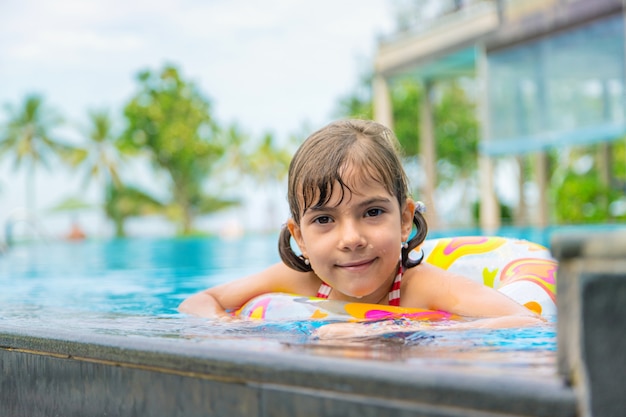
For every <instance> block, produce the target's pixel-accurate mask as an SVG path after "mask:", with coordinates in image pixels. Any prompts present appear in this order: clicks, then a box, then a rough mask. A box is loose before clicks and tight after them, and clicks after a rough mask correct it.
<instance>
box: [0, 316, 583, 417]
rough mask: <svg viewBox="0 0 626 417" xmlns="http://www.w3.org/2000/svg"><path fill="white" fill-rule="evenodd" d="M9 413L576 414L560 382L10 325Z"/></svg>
mask: <svg viewBox="0 0 626 417" xmlns="http://www.w3.org/2000/svg"><path fill="white" fill-rule="evenodd" d="M0 371H1V374H2V380H1V381H0V415H3V416H4V415H6V416H12V417H16V416H33V417H34V416H53V415H58V416H86V415H89V416H96V415H101V416H105V415H114V416H196V415H197V416H228V417H234V416H273V417H274V416H276V417H280V416H289V417H293V416H355V417H367V416H377V417H378V416H440V417H441V416H457V417H458V416H485V417H487V416H490V417H494V416H509V417H510V416H546V417H559V416H574V415H576V400H575V393H574V391H573V390H572V389H570V388H568V387H567V386H566V385H565V384H564V383H563V382H562V380H561V379H559V378H557V377H556V376H555V377H554V378H549V379H536V378H523V377H515V376H511V377H508V376H507V377H506V378H505V377H504V376H503V375H500V376H497V377H494V376H493V375H491V376H490V375H480V374H471V373H462V372H452V371H450V370H445V369H435V368H433V369H415V368H414V367H407V366H406V364H403V363H402V362H381V361H372V360H362V359H343V358H333V357H322V356H314V355H307V354H303V353H302V352H289V351H287V352H263V351H261V352H259V351H255V350H254V349H243V348H238V347H234V348H224V347H212V346H207V345H205V344H203V345H198V344H194V343H193V342H192V341H180V340H164V339H157V340H152V339H147V338H129V337H124V336H108V335H97V334H85V335H76V334H75V333H74V334H68V333H64V332H63V331H53V330H37V331H34V330H16V329H11V328H7V326H2V325H0Z"/></svg>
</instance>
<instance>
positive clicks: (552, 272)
mask: <svg viewBox="0 0 626 417" xmlns="http://www.w3.org/2000/svg"><path fill="white" fill-rule="evenodd" d="M420 249H423V250H424V256H425V258H424V259H425V261H426V262H428V263H430V264H432V265H436V266H438V267H440V268H442V269H446V270H449V271H451V272H454V273H458V274H461V275H464V276H466V277H469V278H471V279H473V280H475V281H477V282H481V283H483V284H484V285H487V286H490V287H492V288H495V289H497V290H498V291H501V292H502V293H504V294H506V295H507V296H509V297H510V298H512V299H513V300H515V301H517V302H519V303H520V304H522V305H524V306H526V307H527V308H529V309H530V310H532V311H534V312H536V313H538V314H541V315H544V316H553V315H556V304H555V303H556V271H557V262H556V261H555V260H554V259H553V258H552V256H551V255H550V252H549V251H548V249H546V248H545V247H543V246H541V245H538V244H536V243H532V242H529V241H526V240H519V239H511V238H504V237H489V236H487V237H485V236H461V237H453V238H442V239H431V240H426V241H425V242H424V243H423V245H422V246H421V248H417V249H416V250H415V251H416V253H417V252H418V251H419V250H420ZM417 256H419V255H417ZM418 268H419V267H418ZM235 315H237V316H238V317H241V318H249V319H265V320H316V319H317V320H320V319H321V320H338V321H363V320H382V319H395V318H407V319H411V320H420V321H440V320H450V319H454V318H456V316H454V315H452V314H450V313H446V312H444V311H434V310H425V309H416V308H404V307H393V306H386V305H378V304H365V303H347V302H340V301H329V300H324V299H320V298H316V297H303V296H298V295H291V294H284V293H273V294H263V295H260V296H258V297H256V298H254V299H252V300H250V301H249V302H248V303H246V304H245V305H244V306H243V307H242V308H241V309H239V310H238V311H237V312H236V313H235Z"/></svg>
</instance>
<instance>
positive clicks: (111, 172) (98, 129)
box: [75, 110, 123, 190]
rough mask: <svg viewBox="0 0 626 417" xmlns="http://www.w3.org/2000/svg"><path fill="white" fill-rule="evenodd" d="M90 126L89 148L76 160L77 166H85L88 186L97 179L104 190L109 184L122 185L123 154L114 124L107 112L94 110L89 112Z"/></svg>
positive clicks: (83, 150) (85, 180)
mask: <svg viewBox="0 0 626 417" xmlns="http://www.w3.org/2000/svg"><path fill="white" fill-rule="evenodd" d="M89 121H90V126H89V128H88V130H87V133H86V135H85V136H86V138H87V141H88V142H87V146H86V148H85V149H82V150H81V151H82V152H81V154H80V156H79V157H78V158H77V159H76V161H75V162H76V165H81V166H84V167H85V168H86V169H85V172H86V176H85V179H84V182H85V185H87V184H88V183H89V182H90V181H91V180H92V179H96V181H98V182H99V183H100V185H101V187H102V189H103V190H104V189H105V188H106V185H107V184H108V183H113V185H115V186H116V187H119V186H121V185H122V183H121V181H120V176H119V165H120V162H121V161H122V158H123V153H122V151H121V150H120V148H119V147H118V146H117V144H116V138H115V136H114V133H113V122H112V121H111V118H110V117H109V113H108V112H107V111H106V110H94V111H90V112H89Z"/></svg>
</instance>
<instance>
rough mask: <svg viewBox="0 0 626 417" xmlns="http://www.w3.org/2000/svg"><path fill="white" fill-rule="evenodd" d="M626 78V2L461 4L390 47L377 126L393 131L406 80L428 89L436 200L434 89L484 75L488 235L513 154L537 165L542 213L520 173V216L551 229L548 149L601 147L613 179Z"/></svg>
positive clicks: (483, 181)
mask: <svg viewBox="0 0 626 417" xmlns="http://www.w3.org/2000/svg"><path fill="white" fill-rule="evenodd" d="M625 73H626V70H625V61H624V5H623V2H622V0H498V1H495V0H492V1H486V0H483V1H465V2H458V1H455V2H451V3H450V7H449V8H448V9H447V10H443V13H440V14H439V15H438V16H436V17H434V18H432V19H430V20H428V21H427V22H422V23H420V24H419V25H413V26H412V27H410V28H407V30H406V31H404V32H403V33H398V34H397V35H395V36H394V37H393V38H392V39H387V40H384V41H381V42H380V45H379V49H378V52H377V56H376V60H375V77H374V108H375V110H374V111H375V118H376V119H377V120H378V121H380V122H382V123H385V124H387V125H389V126H393V118H392V108H391V100H390V98H389V85H390V83H391V82H393V80H394V79H395V78H396V77H407V76H409V77H412V78H414V79H415V80H416V81H418V82H420V83H422V85H423V87H424V89H425V92H426V94H424V98H423V102H422V103H421V105H420V109H416V111H419V112H420V120H421V123H420V124H421V126H420V129H421V135H420V137H421V139H420V140H421V141H422V143H421V144H420V149H421V153H422V163H423V166H424V169H425V171H426V172H425V174H426V184H425V186H424V189H423V195H424V196H426V198H427V199H428V198H432V196H433V195H434V189H435V184H436V182H435V181H436V170H435V162H436V155H435V151H434V149H435V147H434V135H433V130H434V126H433V121H432V120H433V119H432V97H431V94H430V91H431V90H432V88H433V85H436V83H437V82H438V81H440V80H444V79H446V78H449V77H459V76H464V75H469V76H472V77H475V80H476V82H477V85H478V86H479V91H480V94H479V95H478V96H479V98H480V99H479V120H480V122H481V142H480V147H479V155H480V156H479V158H480V161H479V167H480V168H479V170H480V176H481V178H480V188H481V198H480V201H481V205H480V206H481V212H480V223H481V227H482V229H483V230H484V231H487V232H489V231H495V230H497V229H498V227H499V226H500V223H499V222H500V219H499V207H498V202H497V200H496V198H495V192H494V162H495V161H496V160H497V159H498V158H502V157H509V158H510V157H512V156H515V157H517V158H518V159H519V162H520V163H521V164H523V163H524V161H528V158H529V157H531V158H534V161H533V163H532V166H533V167H534V173H533V175H532V178H533V181H535V183H536V186H537V188H538V190H539V193H538V195H539V199H538V203H537V208H536V210H535V211H534V212H533V213H532V215H528V213H524V211H525V209H526V208H525V207H524V201H525V200H524V198H523V195H522V191H523V190H522V188H523V184H524V183H525V181H526V179H525V178H523V175H522V174H520V179H519V188H520V190H519V196H520V198H519V202H520V203H519V204H520V207H518V210H519V211H521V212H522V214H521V216H524V217H525V218H527V219H528V220H529V221H530V222H531V223H532V224H533V225H534V226H537V227H545V226H546V225H547V224H548V221H549V216H548V213H549V206H548V205H549V202H548V198H547V192H546V189H547V178H548V169H549V168H548V166H547V158H546V150H548V149H551V148H555V147H557V148H558V147H563V146H565V145H585V144H600V146H599V148H600V154H599V158H602V160H603V162H602V163H601V164H600V166H602V167H605V169H606V170H607V177H608V176H609V175H610V174H609V172H610V171H608V170H609V169H610V166H611V143H612V142H613V141H615V140H617V139H619V138H622V137H624V135H625V134H626V124H625V112H626V106H625V96H626V88H625ZM526 163H527V162H526ZM524 171H525V170H524V169H521V168H520V172H522V173H523V172H524ZM427 203H430V204H431V205H432V204H434V201H430V202H427ZM432 220H434V222H435V224H436V219H431V221H432Z"/></svg>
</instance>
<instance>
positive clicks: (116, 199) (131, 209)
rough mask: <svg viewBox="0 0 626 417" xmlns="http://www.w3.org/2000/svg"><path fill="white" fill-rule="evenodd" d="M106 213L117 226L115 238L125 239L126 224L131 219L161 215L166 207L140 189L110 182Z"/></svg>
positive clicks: (107, 190) (105, 205) (107, 187)
mask: <svg viewBox="0 0 626 417" xmlns="http://www.w3.org/2000/svg"><path fill="white" fill-rule="evenodd" d="M105 191H106V196H105V204H104V211H105V213H106V215H107V217H108V218H109V219H111V220H112V221H113V224H114V225H115V236H116V237H124V236H126V232H125V230H124V223H125V221H126V220H127V219H128V218H130V217H138V216H146V215H152V214H160V213H163V211H164V205H163V204H162V203H161V202H160V201H158V200H157V199H155V198H154V197H152V196H150V195H149V194H147V193H145V192H144V191H142V190H141V189H139V188H136V187H132V186H125V185H122V184H120V185H115V184H113V183H111V182H109V183H108V184H107V186H106V190H105Z"/></svg>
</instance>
